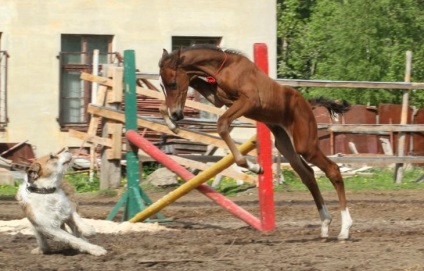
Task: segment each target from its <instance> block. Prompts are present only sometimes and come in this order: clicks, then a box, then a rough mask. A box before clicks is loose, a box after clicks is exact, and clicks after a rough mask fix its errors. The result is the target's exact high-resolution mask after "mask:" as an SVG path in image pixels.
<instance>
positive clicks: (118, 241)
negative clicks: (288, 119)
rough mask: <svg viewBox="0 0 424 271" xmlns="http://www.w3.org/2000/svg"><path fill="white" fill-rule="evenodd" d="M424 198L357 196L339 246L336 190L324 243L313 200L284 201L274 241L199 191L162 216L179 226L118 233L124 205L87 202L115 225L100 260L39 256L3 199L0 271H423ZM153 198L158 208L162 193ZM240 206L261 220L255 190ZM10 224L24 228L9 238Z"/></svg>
mask: <svg viewBox="0 0 424 271" xmlns="http://www.w3.org/2000/svg"><path fill="white" fill-rule="evenodd" d="M422 193H423V191H393V192H380V191H368V192H355V193H353V192H348V199H349V206H350V212H351V215H352V217H353V219H354V227H353V228H352V231H351V233H352V236H351V239H350V240H349V241H345V242H339V241H337V240H336V236H337V234H338V231H339V228H340V213H339V210H338V202H337V199H336V194H335V192H326V193H324V198H325V199H326V201H327V204H328V207H329V209H330V212H331V213H332V214H333V218H334V219H333V224H332V227H331V228H330V235H331V238H330V239H329V240H327V241H322V240H320V239H319V238H318V237H319V233H320V221H319V216H318V213H317V211H316V209H315V205H314V203H313V202H312V198H311V196H310V195H309V193H306V192H278V193H276V195H275V202H276V221H277V227H276V229H275V230H274V231H272V232H267V233H264V232H259V231H257V230H255V229H252V228H251V227H249V226H247V225H246V224H244V223H243V222H241V221H240V220H238V219H237V218H235V217H234V216H233V215H231V214H230V213H228V212H227V211H225V210H223V209H222V208H220V207H219V206H217V205H215V204H214V203H212V202H211V201H210V200H209V199H208V198H206V197H205V196H203V195H202V194H200V193H198V192H197V191H193V192H191V193H189V194H188V195H186V196H185V197H183V198H182V199H180V200H178V201H177V202H175V203H173V204H172V205H170V206H168V207H166V208H165V209H164V210H162V213H163V214H164V215H165V216H166V217H167V218H173V221H172V222H169V223H161V224H160V225H153V227H154V229H150V227H151V226H148V227H146V228H144V229H143V227H141V226H140V227H139V228H138V230H137V231H135V230H127V231H125V232H122V231H121V232H119V230H118V229H119V227H120V226H119V224H118V223H112V224H108V225H106V224H103V220H104V219H105V218H106V216H107V215H108V214H109V212H110V211H111V209H112V208H113V206H114V205H115V203H116V201H117V200H118V199H119V197H115V198H104V197H93V196H92V195H86V194H79V195H78V198H79V201H80V208H81V211H80V213H81V214H82V216H83V217H86V218H89V219H90V220H88V221H89V222H90V223H93V224H98V225H106V227H105V228H103V230H102V229H101V228H100V226H98V227H97V229H98V234H97V235H96V236H94V237H90V238H89V240H90V242H92V243H94V244H98V245H101V246H103V247H104V248H106V249H107V250H108V253H107V255H105V256H101V257H95V256H91V255H87V254H81V253H78V252H77V251H74V250H72V249H70V248H69V247H67V246H65V245H63V244H58V243H52V244H53V248H54V249H53V252H52V253H50V254H48V255H32V254H31V253H30V251H31V249H33V248H34V247H35V244H36V241H35V238H34V237H33V236H32V235H31V234H30V232H28V229H25V226H22V225H21V224H23V223H24V221H25V220H22V218H23V214H22V212H21V210H20V208H19V206H18V205H17V202H16V201H15V200H14V199H13V198H2V199H0V231H1V229H2V228H3V231H2V232H0V270H411V271H412V270H424V234H423V230H424V216H423V215H424V209H423V206H424V205H423V203H424V197H423V195H422ZM148 195H149V197H150V198H151V199H152V200H153V201H155V200H157V199H159V198H160V197H162V196H163V193H149V194H148ZM231 199H232V200H234V201H235V202H236V203H238V204H239V205H240V206H242V207H243V208H245V209H246V210H248V211H250V212H252V213H253V214H255V215H257V213H258V198H257V195H256V191H254V190H249V191H246V192H243V193H241V194H239V195H237V196H234V197H232V198H231ZM10 223H17V224H19V225H20V226H19V227H21V228H20V229H19V230H18V229H16V232H13V231H14V230H13V229H10V228H9V230H7V231H5V230H4V229H5V227H6V226H5V225H6V224H9V225H10ZM143 224H145V223H143ZM16 227H18V226H16ZM22 227H23V228H22ZM121 227H122V226H121ZM25 231H26V232H25Z"/></svg>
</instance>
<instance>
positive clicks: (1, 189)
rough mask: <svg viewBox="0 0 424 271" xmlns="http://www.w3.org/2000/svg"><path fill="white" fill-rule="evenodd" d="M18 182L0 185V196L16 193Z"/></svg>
mask: <svg viewBox="0 0 424 271" xmlns="http://www.w3.org/2000/svg"><path fill="white" fill-rule="evenodd" d="M18 186H19V184H17V183H15V185H13V186H12V185H0V196H3V197H9V196H10V197H13V196H15V195H16V192H17V191H18Z"/></svg>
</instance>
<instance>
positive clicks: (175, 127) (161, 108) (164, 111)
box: [159, 101, 180, 134]
mask: <svg viewBox="0 0 424 271" xmlns="http://www.w3.org/2000/svg"><path fill="white" fill-rule="evenodd" d="M159 112H160V113H161V114H162V117H163V119H164V120H165V123H166V125H167V126H168V127H169V129H170V130H171V131H172V132H174V133H176V134H178V132H179V131H180V129H179V128H178V124H177V123H176V122H175V121H173V120H172V119H171V118H170V117H169V113H168V107H167V106H166V104H165V101H163V102H162V103H161V105H160V106H159Z"/></svg>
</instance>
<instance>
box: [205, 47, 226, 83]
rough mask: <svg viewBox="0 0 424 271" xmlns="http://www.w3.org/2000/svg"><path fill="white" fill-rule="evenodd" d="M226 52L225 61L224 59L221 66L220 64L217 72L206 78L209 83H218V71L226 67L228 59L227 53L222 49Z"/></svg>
mask: <svg viewBox="0 0 424 271" xmlns="http://www.w3.org/2000/svg"><path fill="white" fill-rule="evenodd" d="M222 52H223V53H224V61H222V64H221V66H219V68H218V69H217V70H216V72H215V74H214V75H213V76H207V77H206V80H207V81H208V83H209V84H216V76H217V75H218V73H219V72H220V71H221V70H222V68H223V67H224V64H225V62H226V61H227V54H226V53H225V52H224V51H222Z"/></svg>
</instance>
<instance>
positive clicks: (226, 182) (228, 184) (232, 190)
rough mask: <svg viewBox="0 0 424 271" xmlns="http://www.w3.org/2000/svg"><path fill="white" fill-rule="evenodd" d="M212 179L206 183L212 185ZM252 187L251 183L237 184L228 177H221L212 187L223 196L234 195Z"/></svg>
mask: <svg viewBox="0 0 424 271" xmlns="http://www.w3.org/2000/svg"><path fill="white" fill-rule="evenodd" d="M212 183H213V179H211V180H209V181H207V184H208V185H212ZM251 187H252V184H249V183H247V184H242V185H237V181H236V180H234V179H231V178H228V177H223V178H222V180H221V181H220V182H219V185H218V186H217V187H215V188H214V189H215V190H216V191H218V192H220V193H221V194H223V195H224V196H234V195H236V194H237V193H239V192H242V191H245V190H246V189H249V188H251Z"/></svg>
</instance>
